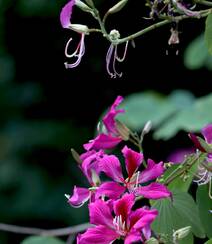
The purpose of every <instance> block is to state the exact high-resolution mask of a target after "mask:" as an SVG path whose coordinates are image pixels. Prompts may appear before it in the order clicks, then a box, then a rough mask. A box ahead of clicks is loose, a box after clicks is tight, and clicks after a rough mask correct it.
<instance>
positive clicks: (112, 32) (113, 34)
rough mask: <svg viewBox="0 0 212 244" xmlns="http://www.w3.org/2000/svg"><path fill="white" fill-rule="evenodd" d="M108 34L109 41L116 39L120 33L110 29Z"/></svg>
mask: <svg viewBox="0 0 212 244" xmlns="http://www.w3.org/2000/svg"><path fill="white" fill-rule="evenodd" d="M109 36H110V39H111V41H117V40H118V39H119V38H120V33H119V31H118V30H112V31H110V34H109Z"/></svg>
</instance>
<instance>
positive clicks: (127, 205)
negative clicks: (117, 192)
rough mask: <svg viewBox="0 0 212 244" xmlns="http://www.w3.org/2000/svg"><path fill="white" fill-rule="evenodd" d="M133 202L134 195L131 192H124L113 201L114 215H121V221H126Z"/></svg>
mask: <svg viewBox="0 0 212 244" xmlns="http://www.w3.org/2000/svg"><path fill="white" fill-rule="evenodd" d="M134 203H135V197H134V195H133V194H125V195H124V196H123V197H122V198H121V199H119V200H117V201H115V202H114V205H113V208H114V213H115V215H116V216H120V215H121V217H122V222H124V221H125V223H126V222H127V218H128V215H129V213H130V212H131V209H132V206H133V205H134Z"/></svg>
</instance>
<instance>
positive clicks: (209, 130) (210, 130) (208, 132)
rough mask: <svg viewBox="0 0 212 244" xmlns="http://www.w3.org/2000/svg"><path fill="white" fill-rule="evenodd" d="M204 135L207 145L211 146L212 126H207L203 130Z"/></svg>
mask: <svg viewBox="0 0 212 244" xmlns="http://www.w3.org/2000/svg"><path fill="white" fill-rule="evenodd" d="M202 134H203V136H204V138H205V140H206V142H207V143H209V144H211V143H212V124H208V125H206V126H205V127H204V128H203V129H202Z"/></svg>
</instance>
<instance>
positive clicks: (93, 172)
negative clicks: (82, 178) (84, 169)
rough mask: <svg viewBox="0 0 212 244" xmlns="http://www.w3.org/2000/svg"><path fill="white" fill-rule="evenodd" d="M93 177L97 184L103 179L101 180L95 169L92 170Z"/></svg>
mask: <svg viewBox="0 0 212 244" xmlns="http://www.w3.org/2000/svg"><path fill="white" fill-rule="evenodd" d="M91 179H92V182H93V183H94V185H95V186H98V185H100V183H101V180H100V178H99V176H98V174H97V173H96V171H94V170H91Z"/></svg>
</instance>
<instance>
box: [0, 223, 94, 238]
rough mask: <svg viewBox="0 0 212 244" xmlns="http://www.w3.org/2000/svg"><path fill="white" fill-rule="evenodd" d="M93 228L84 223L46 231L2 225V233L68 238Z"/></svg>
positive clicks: (0, 226) (0, 225) (0, 229)
mask: <svg viewBox="0 0 212 244" xmlns="http://www.w3.org/2000/svg"><path fill="white" fill-rule="evenodd" d="M89 227H91V225H90V224H89V223H84V224H80V225H75V226H71V227H66V228H60V229H52V230H45V229H39V228H30V227H21V226H17V225H9V224H4V223H0V231H6V232H13V233H17V234H27V235H41V236H66V235H72V234H76V233H78V232H81V231H84V230H86V229H87V228H89Z"/></svg>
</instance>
